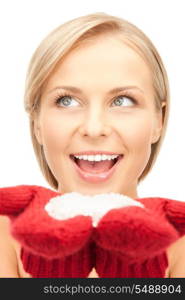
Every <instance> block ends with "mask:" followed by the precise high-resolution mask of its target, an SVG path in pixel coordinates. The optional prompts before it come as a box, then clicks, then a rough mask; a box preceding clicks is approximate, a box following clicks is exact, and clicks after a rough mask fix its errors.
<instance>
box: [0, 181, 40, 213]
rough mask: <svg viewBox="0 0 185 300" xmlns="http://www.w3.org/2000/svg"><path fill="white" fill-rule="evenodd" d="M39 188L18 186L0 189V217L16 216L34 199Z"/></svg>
mask: <svg viewBox="0 0 185 300" xmlns="http://www.w3.org/2000/svg"><path fill="white" fill-rule="evenodd" d="M36 192H37V186H33V185H18V186H13V187H4V188H0V215H7V216H16V215H18V214H20V213H21V212H22V211H23V210H24V209H25V207H26V206H27V205H28V204H29V203H30V201H31V200H32V199H33V198H34V195H35V194H36Z"/></svg>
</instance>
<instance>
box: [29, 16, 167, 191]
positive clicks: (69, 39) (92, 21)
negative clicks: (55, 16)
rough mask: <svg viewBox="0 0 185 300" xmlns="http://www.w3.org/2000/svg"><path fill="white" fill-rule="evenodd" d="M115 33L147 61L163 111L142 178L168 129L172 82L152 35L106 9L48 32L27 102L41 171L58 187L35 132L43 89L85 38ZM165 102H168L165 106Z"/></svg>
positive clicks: (39, 50)
mask: <svg viewBox="0 0 185 300" xmlns="http://www.w3.org/2000/svg"><path fill="white" fill-rule="evenodd" d="M105 34H114V37H115V38H117V37H116V35H115V34H117V36H119V37H121V39H122V40H125V41H127V42H129V43H130V44H131V45H132V46H133V47H134V48H135V49H136V50H137V51H138V52H139V53H140V54H141V55H142V56H143V57H144V58H145V59H146V61H147V62H148V64H149V66H150V69H151V74H152V77H153V87H154V93H155V95H154V96H155V106H156V110H157V111H162V114H163V129H162V133H161V136H160V138H159V140H158V141H157V142H156V143H154V144H152V145H151V155H150V158H149V161H148V163H147V165H146V167H145V169H144V171H143V172H142V174H141V175H140V177H139V179H138V182H140V181H141V180H143V179H144V178H145V177H146V175H147V174H148V173H149V171H150V170H151V169H152V167H153V165H154V163H155V161H156V158H157V155H158V153H159V150H160V147H161V144H162V141H163V139H164V136H165V132H166V125H167V121H168V115H169V101H170V96H169V84H168V77H167V73H166V70H165V67H164V65H163V62H162V60H161V58H160V55H159V54H158V52H157V50H156V48H155V46H154V45H153V44H152V42H151V41H150V40H149V38H148V37H147V36H146V35H145V34H144V33H143V32H142V31H141V30H140V29H139V28H138V27H136V26H135V25H133V24H131V23H130V22H128V21H126V20H124V19H122V18H119V17H116V16H112V15H108V14H106V13H103V12H97V13H93V14H89V15H85V16H81V17H79V18H76V19H73V20H70V21H68V22H66V23H64V24H62V25H60V26H59V27H57V28H56V29H54V30H53V31H52V32H50V33H49V34H48V36H46V37H45V39H44V40H43V41H42V42H41V43H40V45H39V46H38V48H37V49H36V50H35V52H34V54H33V56H32V58H31V60H30V63H29V67H28V71H27V77H26V82H25V94H24V105H25V110H26V112H27V113H28V114H29V121H30V131H31V138H32V143H33V147H34V152H35V154H36V157H37V160H38V163H39V166H40V168H41V171H42V173H43V175H44V177H45V179H46V180H47V182H48V183H49V185H50V186H51V187H52V188H54V189H56V190H57V189H58V182H57V180H56V178H55V177H54V175H53V174H52V172H51V170H50V168H49V166H48V163H47V161H46V158H45V155H44V151H43V147H42V145H40V144H39V143H38V141H37V139H36V136H35V134H34V119H35V118H36V116H37V114H38V113H39V108H40V97H41V91H42V88H43V87H44V84H45V83H46V82H47V79H48V78H49V76H50V75H51V73H52V71H53V70H54V68H55V67H56V65H57V63H58V62H59V61H61V59H64V58H65V55H67V54H68V53H69V51H70V50H72V49H74V48H76V47H78V46H80V45H81V44H82V42H88V41H90V42H91V41H93V38H94V37H97V36H100V35H105ZM162 102H165V106H164V107H163V108H162Z"/></svg>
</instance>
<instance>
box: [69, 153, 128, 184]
mask: <svg viewBox="0 0 185 300" xmlns="http://www.w3.org/2000/svg"><path fill="white" fill-rule="evenodd" d="M123 157H124V156H123V155H122V154H120V155H117V157H116V158H113V159H104V160H99V161H95V160H93V161H92V160H90V161H89V160H88V159H85V158H84V157H83V159H80V158H77V157H75V156H74V155H70V159H71V161H72V163H73V167H74V169H75V171H76V172H77V174H78V176H80V178H82V179H83V180H85V181H86V182H91V183H99V182H104V181H106V180H108V179H109V178H110V177H111V176H112V175H113V174H114V172H115V171H116V169H117V167H118V165H119V163H120V162H121V160H122V159H123Z"/></svg>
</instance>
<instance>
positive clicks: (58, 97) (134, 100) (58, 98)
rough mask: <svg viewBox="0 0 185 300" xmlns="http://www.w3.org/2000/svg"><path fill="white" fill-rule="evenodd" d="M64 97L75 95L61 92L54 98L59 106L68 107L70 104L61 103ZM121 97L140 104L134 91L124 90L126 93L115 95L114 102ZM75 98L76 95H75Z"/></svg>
mask: <svg viewBox="0 0 185 300" xmlns="http://www.w3.org/2000/svg"><path fill="white" fill-rule="evenodd" d="M64 97H69V98H73V97H74V96H73V95H72V94H70V93H65V92H64V93H59V94H58V95H57V96H56V97H55V98H54V102H55V103H56V105H57V106H59V107H64V108H65V107H68V106H60V105H59V100H61V99H62V98H64ZM119 97H127V98H128V99H129V100H131V101H133V103H134V104H136V105H137V104H138V102H137V100H136V98H135V97H134V96H133V95H132V93H131V92H124V94H121V95H119V94H118V95H117V96H115V97H114V98H113V102H114V101H115V100H116V99H117V98H119ZM74 98H75V97H74ZM118 107H119V105H118ZM120 107H122V106H120Z"/></svg>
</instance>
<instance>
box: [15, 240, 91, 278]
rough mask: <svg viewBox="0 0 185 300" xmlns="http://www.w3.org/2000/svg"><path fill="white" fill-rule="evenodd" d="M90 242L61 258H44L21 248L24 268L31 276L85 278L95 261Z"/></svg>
mask: <svg viewBox="0 0 185 300" xmlns="http://www.w3.org/2000/svg"><path fill="white" fill-rule="evenodd" d="M91 250H92V245H91V242H89V243H88V244H87V245H85V246H84V247H83V248H82V249H81V250H80V251H77V252H76V253H74V254H73V255H69V256H66V257H64V258H61V259H48V260H47V259H46V258H45V257H44V258H43V257H41V256H38V255H34V254H31V253H30V252H28V251H27V250H25V249H24V248H22V249H21V260H22V263H23V266H24V269H25V271H26V272H27V273H29V274H30V275H31V276H32V277H33V278H75V277H76V278H86V277H88V275H89V273H90V272H91V270H92V268H93V266H94V264H95V262H94V258H95V257H94V255H93V252H92V251H91Z"/></svg>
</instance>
